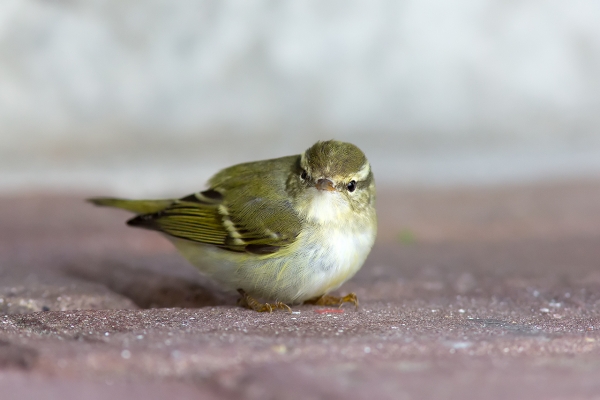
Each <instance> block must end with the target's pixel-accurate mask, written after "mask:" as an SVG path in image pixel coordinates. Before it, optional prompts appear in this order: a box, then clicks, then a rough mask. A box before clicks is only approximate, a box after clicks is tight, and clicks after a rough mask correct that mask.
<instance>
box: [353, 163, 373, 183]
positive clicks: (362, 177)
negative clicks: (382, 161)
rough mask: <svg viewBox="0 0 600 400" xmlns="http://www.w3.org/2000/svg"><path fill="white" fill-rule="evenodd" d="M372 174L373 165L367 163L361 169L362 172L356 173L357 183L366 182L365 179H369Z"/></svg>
mask: <svg viewBox="0 0 600 400" xmlns="http://www.w3.org/2000/svg"><path fill="white" fill-rule="evenodd" d="M370 173H371V164H369V162H368V161H366V162H365V164H364V165H363V166H362V168H361V169H360V171H358V172H357V173H356V175H355V178H356V180H357V181H364V180H365V179H367V177H368V176H369V174H370Z"/></svg>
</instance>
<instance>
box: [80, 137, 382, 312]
mask: <svg viewBox="0 0 600 400" xmlns="http://www.w3.org/2000/svg"><path fill="white" fill-rule="evenodd" d="M375 197H376V190H375V180H374V177H373V172H372V170H371V164H370V163H369V161H368V160H367V158H366V156H365V154H364V153H363V152H362V151H361V150H360V149H359V148H358V147H357V146H355V145H353V144H351V143H346V142H341V141H337V140H327V141H318V142H317V143H315V144H314V145H312V146H311V147H310V148H308V149H307V150H306V151H304V152H303V153H302V154H298V155H293V156H285V157H280V158H274V159H269V160H261V161H254V162H247V163H242V164H237V165H234V166H231V167H228V168H225V169H223V170H221V171H220V172H218V173H217V174H215V175H214V176H213V177H212V178H211V179H210V180H209V181H208V188H207V189H205V190H202V191H199V192H195V193H192V194H190V195H187V196H185V197H182V198H178V199H163V200H128V199H121V198H110V197H96V198H91V199H88V200H89V201H90V202H92V203H94V204H96V205H99V206H109V207H116V208H120V209H125V210H128V211H131V212H133V213H135V214H136V216H135V217H133V218H132V219H130V220H128V221H127V224H128V225H129V226H132V227H138V228H144V229H150V230H154V231H158V232H160V233H162V234H164V235H165V236H166V237H167V238H168V239H169V240H170V241H171V242H172V243H173V244H174V246H175V247H176V248H177V250H179V252H180V253H181V254H182V255H183V257H184V258H186V259H187V260H188V261H189V262H190V263H191V264H193V265H194V266H195V267H197V269H199V270H200V272H202V273H203V274H205V275H206V276H208V277H209V278H211V279H212V280H214V281H216V282H217V284H219V285H220V286H221V287H222V288H223V289H226V290H231V291H237V292H238V293H239V294H240V296H241V297H240V299H239V301H238V304H239V305H241V306H243V307H246V308H249V309H252V310H254V311H258V312H272V311H274V310H277V309H283V310H288V311H291V306H294V305H300V304H316V305H322V306H332V305H337V306H342V304H344V303H352V304H353V305H354V306H355V307H356V308H358V305H359V302H358V298H357V296H356V294H355V293H349V294H348V295H345V296H333V295H330V294H329V293H330V292H332V291H334V290H336V289H338V288H339V287H340V286H341V285H342V284H343V283H344V282H346V281H347V280H348V279H350V278H351V277H352V276H354V275H355V274H356V272H357V271H358V270H359V269H360V268H361V267H362V265H363V264H364V262H365V259H366V258H367V255H368V254H369V252H370V251H371V249H372V247H373V244H374V242H375V237H376V234H377V215H376V210H375Z"/></svg>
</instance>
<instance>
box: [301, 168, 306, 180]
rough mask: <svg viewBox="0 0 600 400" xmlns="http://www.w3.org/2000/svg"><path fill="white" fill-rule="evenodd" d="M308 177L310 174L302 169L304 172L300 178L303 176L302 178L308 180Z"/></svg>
mask: <svg viewBox="0 0 600 400" xmlns="http://www.w3.org/2000/svg"><path fill="white" fill-rule="evenodd" d="M307 177H308V174H307V173H306V171H304V170H303V171H302V174H301V175H300V178H302V180H306V178H307Z"/></svg>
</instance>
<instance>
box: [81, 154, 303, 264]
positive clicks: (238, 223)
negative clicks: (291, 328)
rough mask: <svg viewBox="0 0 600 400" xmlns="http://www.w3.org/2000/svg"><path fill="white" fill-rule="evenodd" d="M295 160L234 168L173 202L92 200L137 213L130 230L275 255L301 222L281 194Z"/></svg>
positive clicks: (285, 195)
mask: <svg viewBox="0 0 600 400" xmlns="http://www.w3.org/2000/svg"><path fill="white" fill-rule="evenodd" d="M299 158H300V157H299V156H290V157H282V158H278V159H273V160H265V161H259V162H251V163H245V164H239V165H234V166H232V167H229V168H226V169H224V170H223V171H221V172H219V173H218V174H216V175H215V176H214V177H213V178H212V179H211V180H210V181H209V184H210V189H208V190H206V191H204V192H200V193H195V194H192V195H189V196H186V197H184V198H182V199H178V200H126V199H113V198H94V199H90V201H91V202H92V203H94V204H97V205H100V206H109V207H116V208H122V209H124V210H129V211H132V212H134V213H136V214H138V216H137V217H135V218H133V219H131V220H129V221H128V224H129V225H131V226H136V227H141V228H146V229H153V230H157V231H160V232H163V233H166V234H168V235H171V236H174V237H177V238H180V239H186V240H191V241H194V242H199V243H203V244H210V245H215V246H219V247H221V248H224V249H228V250H231V251H248V252H251V253H259V254H266V253H274V252H276V251H277V250H279V249H280V248H281V247H283V246H286V245H288V244H290V243H292V242H293V241H294V239H295V238H296V236H297V235H298V233H299V232H300V227H301V221H300V217H299V216H298V213H297V212H296V211H295V210H294V208H293V206H292V203H291V199H290V197H289V195H288V192H287V190H286V186H287V178H288V177H289V175H290V173H293V174H294V175H297V174H299V172H298V170H299V168H300V167H299Z"/></svg>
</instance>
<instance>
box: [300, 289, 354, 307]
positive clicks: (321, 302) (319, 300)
mask: <svg viewBox="0 0 600 400" xmlns="http://www.w3.org/2000/svg"><path fill="white" fill-rule="evenodd" d="M344 303H352V304H354V306H355V307H356V308H358V297H356V294H355V293H350V294H347V295H345V296H343V297H338V296H331V295H328V294H324V295H323V296H320V297H315V298H314V299H310V300H306V301H305V302H304V304H315V305H317V306H339V307H341V306H342V304H344Z"/></svg>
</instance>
